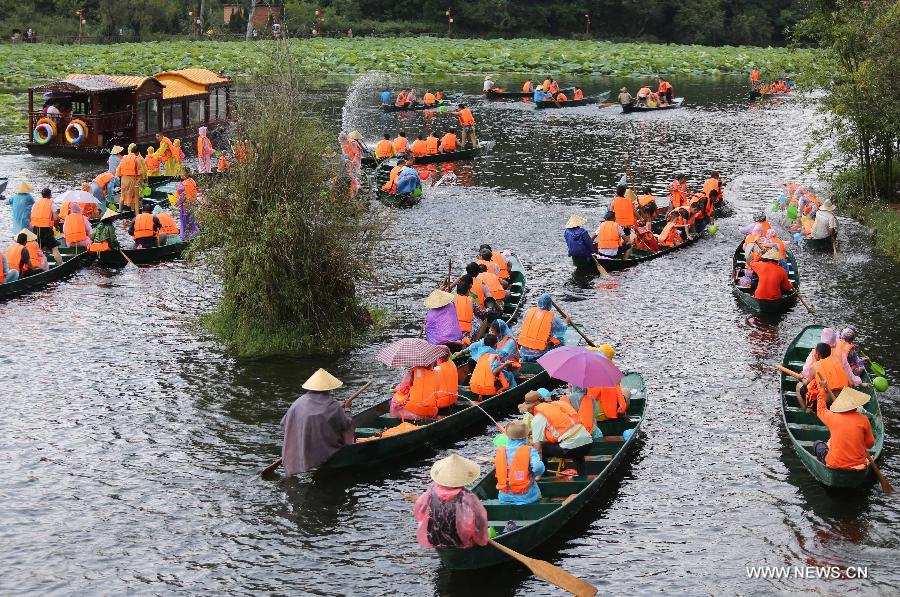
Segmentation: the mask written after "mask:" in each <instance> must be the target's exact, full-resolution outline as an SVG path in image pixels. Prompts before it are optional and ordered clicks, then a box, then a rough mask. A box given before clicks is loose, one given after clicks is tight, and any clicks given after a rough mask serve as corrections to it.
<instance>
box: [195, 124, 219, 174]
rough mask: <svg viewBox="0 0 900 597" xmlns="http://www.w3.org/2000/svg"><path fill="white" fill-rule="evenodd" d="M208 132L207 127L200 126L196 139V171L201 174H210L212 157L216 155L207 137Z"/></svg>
mask: <svg viewBox="0 0 900 597" xmlns="http://www.w3.org/2000/svg"><path fill="white" fill-rule="evenodd" d="M208 131H209V129H208V128H207V127H205V126H201V127H200V130H199V135H198V137H197V170H198V171H199V172H202V173H203V174H210V173H212V157H213V155H214V154H215V153H216V151H215V149H213V144H212V141H210V139H209V137H208V136H207V132H208Z"/></svg>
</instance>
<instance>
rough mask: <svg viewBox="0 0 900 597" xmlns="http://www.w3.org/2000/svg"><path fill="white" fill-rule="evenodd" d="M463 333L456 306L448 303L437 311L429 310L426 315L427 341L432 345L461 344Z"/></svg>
mask: <svg viewBox="0 0 900 597" xmlns="http://www.w3.org/2000/svg"><path fill="white" fill-rule="evenodd" d="M462 337H463V333H462V330H461V329H460V328H459V319H458V318H457V316H456V304H455V303H448V304H446V305H444V306H443V307H439V308H437V309H429V310H428V313H427V314H426V315H425V339H426V340H428V341H429V342H431V343H432V344H446V343H447V342H459V341H460V340H462Z"/></svg>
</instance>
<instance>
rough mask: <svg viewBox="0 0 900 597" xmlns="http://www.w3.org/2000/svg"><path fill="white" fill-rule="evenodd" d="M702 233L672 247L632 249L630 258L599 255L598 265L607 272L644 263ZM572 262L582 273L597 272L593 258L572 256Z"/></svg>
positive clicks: (694, 240) (693, 239) (698, 237)
mask: <svg viewBox="0 0 900 597" xmlns="http://www.w3.org/2000/svg"><path fill="white" fill-rule="evenodd" d="M701 236H702V235H700V234H698V235H697V236H695V237H693V238H689V239H687V240H686V241H684V242H683V243H681V244H680V245H676V246H674V247H666V248H665V249H661V250H659V251H645V250H643V249H632V252H631V258H630V259H622V258H615V259H609V258H606V257H600V258H599V259H600V265H602V266H603V269H605V270H606V271H608V272H616V271H620V270H623V269H627V268H629V267H632V266H635V265H637V264H639V263H644V262H645V261H651V260H653V259H656V258H658V257H662V256H663V255H668V254H669V253H674V252H675V251H677V250H678V249H683V248H684V247H687V246H690V245H692V244H694V243H695V242H697V241H698V240H700V237H701ZM572 263H573V264H574V265H575V267H576V268H578V271H579V272H582V273H595V274H596V273H597V264H596V263H594V260H593V259H590V260H588V259H582V258H579V257H572Z"/></svg>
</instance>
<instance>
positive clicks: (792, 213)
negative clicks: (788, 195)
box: [787, 205, 797, 220]
mask: <svg viewBox="0 0 900 597" xmlns="http://www.w3.org/2000/svg"><path fill="white" fill-rule="evenodd" d="M787 216H788V218H790V219H791V220H793V219H794V218H796V217H797V206H796V205H789V206H788V208H787Z"/></svg>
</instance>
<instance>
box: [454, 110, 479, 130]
mask: <svg viewBox="0 0 900 597" xmlns="http://www.w3.org/2000/svg"><path fill="white" fill-rule="evenodd" d="M457 118H459V126H472V125H473V124H475V117H474V116H472V111H471V110H469V109H468V108H462V109H461V110H460V111H459V115H458V116H457Z"/></svg>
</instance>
